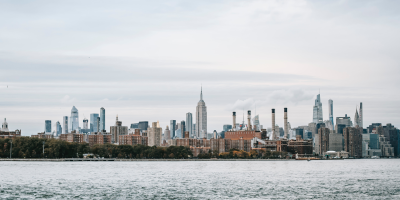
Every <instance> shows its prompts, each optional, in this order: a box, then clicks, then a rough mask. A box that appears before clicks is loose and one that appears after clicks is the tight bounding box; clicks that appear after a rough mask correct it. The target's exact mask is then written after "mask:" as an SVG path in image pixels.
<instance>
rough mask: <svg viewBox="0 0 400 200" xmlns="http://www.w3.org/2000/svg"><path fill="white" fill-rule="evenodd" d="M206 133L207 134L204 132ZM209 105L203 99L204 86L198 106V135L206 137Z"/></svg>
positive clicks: (198, 136)
mask: <svg viewBox="0 0 400 200" xmlns="http://www.w3.org/2000/svg"><path fill="white" fill-rule="evenodd" d="M204 133H205V134H204ZM206 134H207V106H206V103H205V102H204V101H203V88H201V92H200V101H199V102H198V103H197V106H196V137H197V138H206V137H207V135H206Z"/></svg>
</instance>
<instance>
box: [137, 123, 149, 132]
mask: <svg viewBox="0 0 400 200" xmlns="http://www.w3.org/2000/svg"><path fill="white" fill-rule="evenodd" d="M148 127H149V122H148V121H141V122H139V129H140V130H141V131H145V130H147V128H148Z"/></svg>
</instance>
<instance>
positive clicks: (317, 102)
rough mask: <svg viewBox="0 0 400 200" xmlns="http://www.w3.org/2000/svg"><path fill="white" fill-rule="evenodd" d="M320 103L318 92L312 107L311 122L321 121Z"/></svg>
mask: <svg viewBox="0 0 400 200" xmlns="http://www.w3.org/2000/svg"><path fill="white" fill-rule="evenodd" d="M322 121H323V117H322V103H321V96H320V94H318V95H317V99H315V105H314V107H313V122H314V123H316V124H317V123H318V122H322Z"/></svg>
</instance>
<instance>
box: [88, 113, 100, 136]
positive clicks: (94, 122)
mask: <svg viewBox="0 0 400 200" xmlns="http://www.w3.org/2000/svg"><path fill="white" fill-rule="evenodd" d="M97 117H99V114H97V113H92V114H90V127H89V129H90V132H99V130H98V129H97V127H98V124H97Z"/></svg>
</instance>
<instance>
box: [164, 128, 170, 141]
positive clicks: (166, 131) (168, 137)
mask: <svg viewBox="0 0 400 200" xmlns="http://www.w3.org/2000/svg"><path fill="white" fill-rule="evenodd" d="M169 139H171V132H170V130H169V127H168V126H167V128H165V131H164V140H169Z"/></svg>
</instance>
